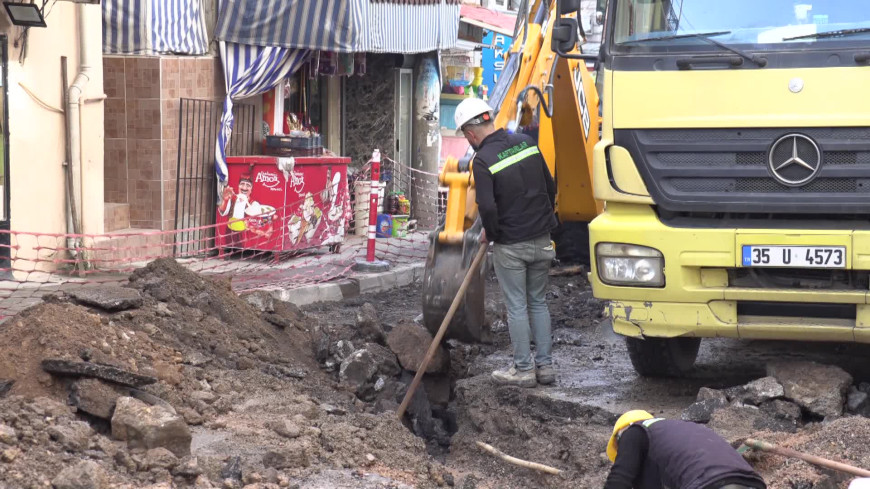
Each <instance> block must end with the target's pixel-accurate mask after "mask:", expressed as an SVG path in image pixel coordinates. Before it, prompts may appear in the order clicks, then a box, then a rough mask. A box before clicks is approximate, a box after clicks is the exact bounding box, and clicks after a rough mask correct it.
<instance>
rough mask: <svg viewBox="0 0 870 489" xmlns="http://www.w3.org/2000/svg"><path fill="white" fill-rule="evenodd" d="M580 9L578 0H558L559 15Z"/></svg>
mask: <svg viewBox="0 0 870 489" xmlns="http://www.w3.org/2000/svg"><path fill="white" fill-rule="evenodd" d="M578 10H580V0H559V15H568V14H573V13H574V12H576V11H578Z"/></svg>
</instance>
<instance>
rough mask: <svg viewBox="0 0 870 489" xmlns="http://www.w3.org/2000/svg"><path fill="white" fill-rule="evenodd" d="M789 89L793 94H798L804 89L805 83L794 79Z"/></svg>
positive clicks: (790, 81) (790, 82) (789, 84)
mask: <svg viewBox="0 0 870 489" xmlns="http://www.w3.org/2000/svg"><path fill="white" fill-rule="evenodd" d="M788 89H789V90H791V93H798V92H800V91H801V90H803V89H804V81H803V80H801V79H800V78H792V79H791V80H789V81H788Z"/></svg>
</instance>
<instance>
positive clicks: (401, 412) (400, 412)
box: [396, 243, 489, 420]
mask: <svg viewBox="0 0 870 489" xmlns="http://www.w3.org/2000/svg"><path fill="white" fill-rule="evenodd" d="M487 246H489V244H487V243H481V244H480V248H479V249H478V250H477V254H476V255H474V261H472V262H471V267H469V268H468V272H466V273H465V278H464V279H463V280H462V285H460V286H459V290H458V291H457V292H456V297H454V298H453V303H452V304H450V309H448V310H447V315H445V316H444V320H443V321H441V327H440V328H438V333H437V334H436V335H435V338H433V339H432V343H431V344H430V345H429V351H427V352H426V356H425V357H423V361H422V362H420V367H419V368H417V373H416V374H415V375H414V380H413V381H412V382H411V386H410V387H408V392H406V393H405V398H404V399H402V404H401V405H399V410H398V411H396V416H397V417H398V418H399V419H400V420H401V419H402V416H404V415H405V410H407V409H408V404H410V403H411V398H412V397H414V392H416V391H417V387H418V386H419V385H420V380H421V379H422V378H423V373H424V372H426V368H427V367H429V362H431V361H432V357H434V356H435V352H436V351H438V345H440V344H441V339H442V338H444V333H446V332H447V325H449V324H450V321H451V320H452V319H453V315H454V314H456V310H457V309H459V304H460V303H461V302H462V298H463V297H464V296H465V291H466V290H467V289H468V285H469V284H470V283H471V277H472V276H473V275H474V273H475V272H476V271H477V269H478V268H480V262H481V261H482V260H483V256H484V255H485V254H486V248H487Z"/></svg>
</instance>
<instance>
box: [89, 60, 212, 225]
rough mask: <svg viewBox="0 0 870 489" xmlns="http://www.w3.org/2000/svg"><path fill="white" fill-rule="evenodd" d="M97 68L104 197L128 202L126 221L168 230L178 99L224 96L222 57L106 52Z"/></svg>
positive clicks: (172, 209) (172, 204) (172, 199)
mask: <svg viewBox="0 0 870 489" xmlns="http://www.w3.org/2000/svg"><path fill="white" fill-rule="evenodd" d="M103 67H104V68H103V70H104V76H105V78H106V82H105V86H106V95H107V96H108V99H107V100H106V114H105V126H106V127H105V131H106V133H105V134H106V158H105V172H106V182H105V200H106V202H109V203H127V204H129V215H130V227H132V228H140V229H173V228H174V226H175V216H174V213H175V192H176V183H177V175H176V172H177V164H178V134H179V106H180V99H181V98H194V99H206V100H215V101H222V100H223V97H224V86H223V77H222V74H221V69H222V68H221V65H220V59H219V58H213V57H134V56H106V57H104V59H103ZM215 130H217V128H215Z"/></svg>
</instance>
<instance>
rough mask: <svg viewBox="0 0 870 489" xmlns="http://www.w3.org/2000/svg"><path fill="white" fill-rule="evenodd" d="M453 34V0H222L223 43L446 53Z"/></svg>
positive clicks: (456, 28)
mask: <svg viewBox="0 0 870 489" xmlns="http://www.w3.org/2000/svg"><path fill="white" fill-rule="evenodd" d="M458 32H459V3H458V2H457V1H455V0H437V1H436V0H318V1H312V0H224V1H223V2H222V5H221V10H220V14H219V16H218V23H217V28H216V30H215V37H216V38H217V39H218V40H220V41H224V42H232V43H240V44H248V45H256V46H275V47H283V48H288V49H306V50H312V51H332V52H337V53H351V52H378V53H406V54H411V53H422V52H429V51H435V50H440V49H448V48H451V47H453V46H454V45H455V44H456V40H457V37H458Z"/></svg>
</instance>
